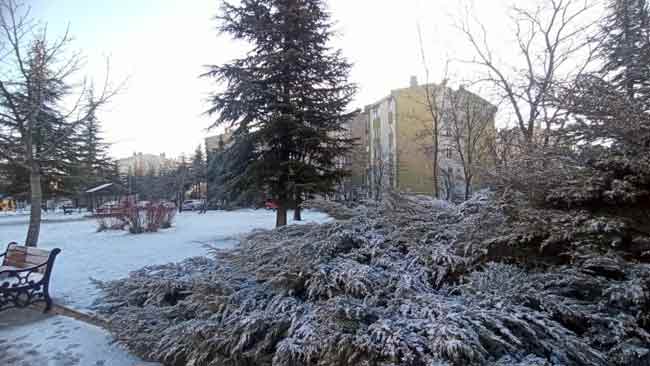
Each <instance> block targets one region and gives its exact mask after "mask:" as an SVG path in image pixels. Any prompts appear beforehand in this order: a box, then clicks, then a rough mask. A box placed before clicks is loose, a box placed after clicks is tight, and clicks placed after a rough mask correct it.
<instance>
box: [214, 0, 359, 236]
mask: <svg viewBox="0 0 650 366" xmlns="http://www.w3.org/2000/svg"><path fill="white" fill-rule="evenodd" d="M217 19H218V20H219V21H220V25H219V30H220V31H221V32H222V33H226V34H229V35H230V36H232V37H233V38H234V39H236V40H241V41H246V42H248V43H249V44H250V46H251V49H250V51H249V52H248V53H247V54H246V56H245V57H244V58H241V59H237V60H234V61H232V62H231V63H228V64H225V65H221V66H211V67H210V68H209V71H208V72H207V73H206V74H205V75H204V76H206V77H211V78H214V79H216V80H217V81H218V82H220V83H223V84H225V85H226V89H225V91H223V92H219V93H216V94H214V95H212V97H211V104H212V106H211V108H210V109H209V110H208V111H207V113H208V114H210V115H217V118H216V121H215V123H214V124H213V125H212V127H215V126H218V125H224V124H225V125H227V126H229V127H231V128H233V131H234V132H233V138H232V143H231V144H230V145H229V147H228V150H230V151H232V153H229V154H228V156H229V158H233V159H240V160H239V161H237V162H230V164H231V165H234V166H238V167H241V168H242V170H243V171H242V172H241V174H238V175H236V176H233V175H230V178H229V180H230V183H227V184H226V186H228V187H232V188H233V189H234V186H235V185H234V184H232V182H233V181H237V182H238V184H237V189H238V190H242V189H245V190H247V191H258V192H264V193H265V194H266V195H267V197H269V198H272V199H275V200H276V201H277V202H278V204H279V209H278V210H277V216H276V226H283V225H286V223H287V208H289V207H292V206H293V207H295V206H298V204H299V201H300V200H302V199H303V198H305V197H309V196H311V195H314V194H319V193H329V192H332V191H333V190H334V186H335V184H336V183H337V182H338V181H339V180H340V179H341V178H342V177H343V176H344V175H345V174H346V172H345V171H343V170H342V169H339V168H338V167H337V166H336V159H337V157H339V156H342V155H343V154H346V153H348V152H349V151H350V150H351V148H352V145H353V141H352V140H351V139H349V138H346V137H344V136H345V135H344V134H343V133H342V132H343V127H342V123H343V122H345V121H347V120H348V119H350V118H351V117H352V114H350V113H346V108H347V106H348V104H349V103H350V101H351V99H352V98H353V96H354V94H355V92H356V86H355V85H353V84H351V83H349V82H348V74H349V71H350V64H349V63H348V62H347V61H346V60H345V59H344V58H343V57H342V55H341V52H340V51H339V50H333V49H332V48H331V47H330V46H329V42H330V40H331V38H332V36H333V32H332V30H331V28H332V22H331V20H330V15H329V14H328V12H327V10H326V6H325V3H324V1H323V0H243V1H239V2H237V3H230V2H227V1H226V2H224V3H223V5H222V7H221V13H220V15H218V16H217ZM247 147H249V148H250V149H251V151H248V152H246V153H242V149H243V148H247Z"/></svg>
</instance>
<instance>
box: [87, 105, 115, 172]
mask: <svg viewBox="0 0 650 366" xmlns="http://www.w3.org/2000/svg"><path fill="white" fill-rule="evenodd" d="M108 148H109V144H107V143H106V142H105V141H104V139H103V137H102V135H101V128H100V122H99V120H98V119H97V116H96V115H95V113H94V112H93V113H92V114H91V115H90V116H89V118H88V119H87V120H86V121H85V123H84V125H83V127H82V131H81V154H80V164H81V166H82V168H83V169H84V171H85V175H86V177H85V178H86V180H87V181H86V183H87V184H88V185H92V184H95V183H99V182H102V181H105V180H107V179H110V177H111V176H112V175H113V174H114V171H115V168H114V166H113V164H114V163H113V161H112V159H111V158H110V156H109V153H108Z"/></svg>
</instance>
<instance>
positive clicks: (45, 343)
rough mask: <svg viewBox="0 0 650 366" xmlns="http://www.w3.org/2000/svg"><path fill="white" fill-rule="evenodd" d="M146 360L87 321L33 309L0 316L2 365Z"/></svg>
mask: <svg viewBox="0 0 650 366" xmlns="http://www.w3.org/2000/svg"><path fill="white" fill-rule="evenodd" d="M4 319H11V320H10V321H6V320H5V321H3V320H4ZM145 364H146V363H144V362H143V361H142V360H140V359H139V358H137V357H135V356H132V355H130V354H129V353H128V352H126V351H125V350H124V349H123V348H122V347H119V346H118V345H116V344H115V343H114V341H113V339H112V338H111V336H110V334H108V333H107V332H106V331H104V330H103V329H100V328H97V327H95V326H92V325H88V324H86V323H82V322H79V321H76V320H73V319H70V318H67V317H64V316H49V315H43V314H40V313H38V312H36V311H33V310H30V309H27V310H25V309H20V310H10V311H8V312H6V313H3V314H2V315H1V317H0V365H3V366H4V365H7V366H23V365H24V366H40V365H43V366H45V365H53V366H54V365H57V366H58V365H66V366H86V365H88V366H113V365H115V366H140V365H145ZM151 365H154V364H151Z"/></svg>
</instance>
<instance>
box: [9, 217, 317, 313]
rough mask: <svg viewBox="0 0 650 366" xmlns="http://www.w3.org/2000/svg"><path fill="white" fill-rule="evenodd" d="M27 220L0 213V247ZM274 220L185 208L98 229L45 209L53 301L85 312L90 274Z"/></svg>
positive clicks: (226, 240)
mask: <svg viewBox="0 0 650 366" xmlns="http://www.w3.org/2000/svg"><path fill="white" fill-rule="evenodd" d="M289 217H291V212H290V213H289ZM328 219H329V218H328V216H327V215H325V214H323V213H318V212H313V211H305V212H304V213H303V222H325V221H327V220H328ZM27 220H28V216H20V215H16V216H4V217H3V216H0V246H2V245H5V244H6V243H9V242H11V241H17V242H22V241H23V240H24V238H25V235H26V232H27ZM290 223H292V221H291V220H290ZM274 224H275V213H274V212H272V211H267V210H239V211H231V212H226V211H211V212H208V213H206V214H203V215H200V214H198V213H196V212H184V213H182V214H179V215H177V216H176V220H175V222H174V227H173V228H171V229H167V230H161V231H160V232H158V233H147V234H140V235H132V234H129V233H127V232H123V231H112V232H111V231H109V232H101V233H98V232H97V223H96V221H95V220H93V219H84V218H82V217H80V216H78V215H77V216H67V217H64V216H63V215H62V214H48V215H47V216H46V221H45V222H44V223H43V225H42V227H41V237H40V242H39V247H41V248H45V249H50V248H61V249H62V252H61V254H60V255H59V256H58V258H57V260H56V263H55V265H54V272H53V274H52V283H51V285H50V289H51V293H52V296H53V297H54V300H55V302H57V303H60V304H63V305H66V306H68V307H72V308H75V309H79V310H82V311H86V312H87V311H90V308H91V305H92V304H93V301H94V300H95V299H96V298H97V296H98V295H99V290H98V289H97V287H96V286H95V285H94V284H93V281H92V279H97V280H102V281H105V280H113V279H118V278H122V277H125V276H127V275H128V274H129V272H130V271H133V270H137V269H140V268H142V267H145V266H148V265H153V264H166V263H169V262H178V261H180V260H183V259H185V258H189V257H194V256H201V255H205V254H206V252H207V248H206V245H210V246H214V247H218V248H229V247H232V246H233V245H234V244H235V243H236V242H237V241H236V239H235V237H236V236H237V235H238V234H242V233H246V232H249V231H251V230H253V229H270V228H273V226H274ZM2 250H4V249H2Z"/></svg>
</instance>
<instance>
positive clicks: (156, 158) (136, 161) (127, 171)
mask: <svg viewBox="0 0 650 366" xmlns="http://www.w3.org/2000/svg"><path fill="white" fill-rule="evenodd" d="M177 166H178V162H177V161H176V160H174V159H169V158H167V157H166V156H165V154H160V155H154V154H143V153H135V152H134V153H133V155H132V156H129V157H128V158H124V159H119V160H117V168H118V171H119V173H120V174H121V175H136V176H144V175H147V174H151V173H153V174H154V175H159V174H160V173H161V172H163V171H168V170H173V169H175V168H176V167H177Z"/></svg>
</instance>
